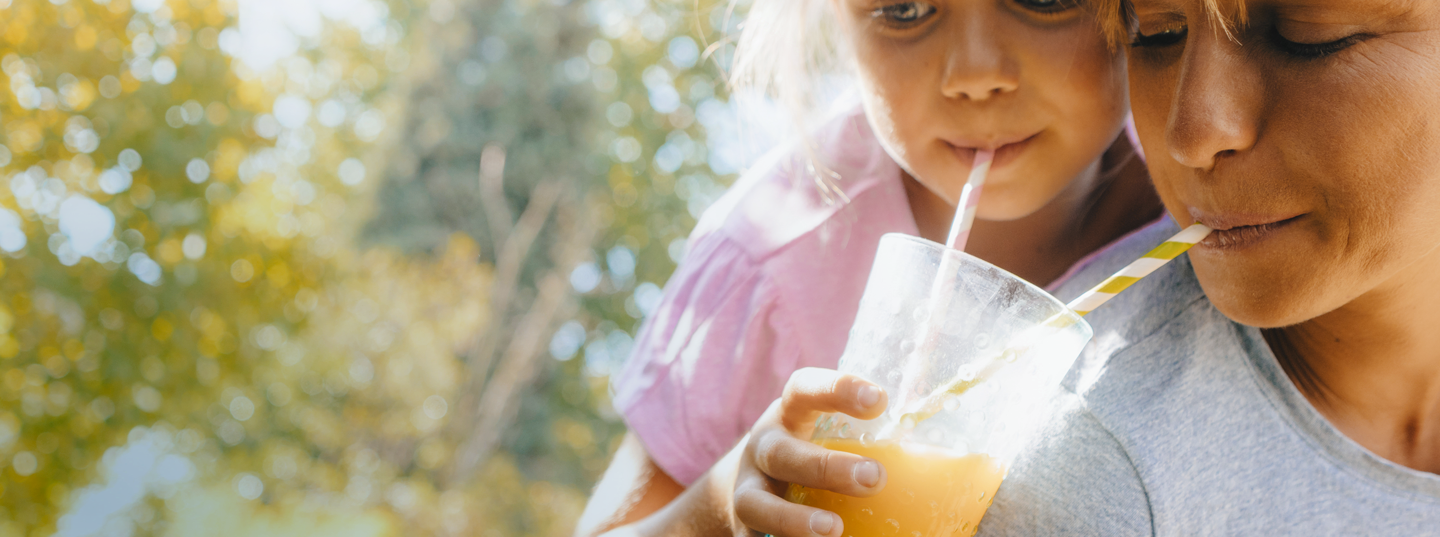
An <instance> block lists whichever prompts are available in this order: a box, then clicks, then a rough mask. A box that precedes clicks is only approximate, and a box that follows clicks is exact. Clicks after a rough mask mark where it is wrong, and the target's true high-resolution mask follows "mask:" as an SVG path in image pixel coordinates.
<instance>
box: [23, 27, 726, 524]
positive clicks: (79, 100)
mask: <svg viewBox="0 0 1440 537" xmlns="http://www.w3.org/2000/svg"><path fill="white" fill-rule="evenodd" d="M132 1H134V4H135V5H133V6H132V5H131V3H130V2H127V0H109V1H108V2H101V1H98V0H61V1H58V2H54V1H49V0H13V2H14V3H13V4H10V5H9V6H8V7H3V8H0V13H3V14H4V17H3V19H0V68H3V72H4V75H5V80H6V82H8V85H9V88H10V94H9V95H8V96H7V97H9V98H7V99H4V100H3V101H0V124H3V141H4V149H3V150H0V185H5V186H7V188H0V475H3V476H4V478H3V479H0V536H9V535H42V534H43V535H49V534H52V533H55V532H57V531H58V532H61V533H66V534H75V535H88V534H95V533H99V532H100V530H101V529H103V528H111V529H115V530H116V531H122V532H123V531H128V530H133V531H134V532H137V533H139V534H157V535H158V534H177V535H193V534H196V533H199V532H207V533H215V534H226V535H245V534H260V533H265V534H270V533H281V534H283V533H294V534H304V535H316V534H342V533H343V534H356V533H359V534H385V535H389V534H445V535H452V534H453V535H462V534H463V535H470V534H474V535H487V536H489V535H566V534H568V533H569V531H570V527H571V525H572V524H573V522H574V519H575V518H576V517H577V516H578V514H579V511H580V508H581V507H582V506H583V503H584V500H585V496H586V495H587V494H588V489H589V486H590V484H591V483H593V482H594V480H595V479H597V478H598V477H599V475H600V473H601V472H602V471H603V469H604V466H605V464H606V463H607V462H608V456H609V454H610V452H611V451H612V450H613V447H614V445H615V443H616V440H617V439H618V435H619V434H620V433H621V432H623V424H621V423H620V422H619V419H618V417H617V416H616V415H615V414H614V412H613V410H610V409H609V407H608V404H609V403H608V395H607V382H606V377H607V375H608V374H609V373H610V372H611V371H612V370H613V369H614V368H615V367H617V366H618V363H619V361H620V360H622V359H623V358H624V356H625V354H626V353H628V350H629V345H630V343H629V342H630V341H631V338H632V337H633V334H634V331H635V329H637V328H638V325H639V322H640V320H641V319H642V318H643V316H644V314H645V311H646V310H647V309H648V308H650V307H652V305H653V301H654V300H655V298H656V295H657V294H658V287H657V286H658V285H660V284H663V282H664V280H665V279H666V277H667V276H668V274H669V272H670V271H671V270H672V269H673V260H674V259H675V258H676V257H677V256H678V255H679V252H681V251H682V249H683V237H684V236H685V234H686V233H687V232H688V230H689V229H690V228H691V227H692V226H693V225H694V217H695V215H698V214H699V211H700V210H701V209H703V207H704V206H705V205H707V204H708V202H709V201H711V200H713V197H714V196H715V195H716V194H717V193H718V192H719V190H720V189H721V187H720V186H719V183H718V182H717V181H718V178H719V177H724V176H725V174H729V173H730V172H731V171H733V170H731V169H730V168H731V166H729V165H727V164H724V163H718V164H717V163H716V162H717V161H716V158H715V155H714V154H713V153H712V148H711V147H710V146H707V144H706V142H705V140H706V138H705V133H706V132H707V125H706V124H705V122H704V121H702V120H704V119H706V118H715V117H720V116H722V115H723V111H724V110H725V105H724V103H723V96H722V97H717V96H716V94H717V93H721V94H723V91H722V90H723V84H722V83H721V82H720V81H719V80H718V75H717V73H718V69H717V68H716V65H715V64H714V63H713V62H712V61H711V60H713V59H714V58H713V57H711V56H707V55H706V54H705V49H706V43H707V42H708V41H710V40H713V39H714V36H715V35H717V34H718V32H719V30H720V29H721V28H720V26H721V25H722V24H724V23H725V18H724V16H723V6H719V5H701V4H683V3H663V2H662V3H654V4H647V3H646V2H644V1H639V0H625V1H620V0H589V1H585V2H581V1H576V2H574V3H565V2H533V1H521V0H467V1H463V2H452V1H449V0H436V1H434V2H431V3H426V4H422V5H411V4H406V3H402V2H398V1H397V2H391V3H389V4H385V3H379V2H372V3H367V2H360V1H358V0H357V2H355V3H351V4H348V5H347V6H346V7H347V8H349V9H351V10H356V9H371V10H372V13H375V14H377V15H376V17H374V18H373V20H370V21H369V22H355V21H356V20H359V19H360V18H354V17H352V18H345V19H344V20H341V19H342V18H343V17H342V18H337V17H336V16H334V14H328V15H326V16H325V17H324V18H322V19H321V20H322V22H323V25H322V28H321V30H320V31H319V32H318V33H316V34H315V35H313V36H308V37H307V36H301V39H300V45H301V46H300V47H299V48H298V49H297V51H296V52H294V53H293V54H289V55H284V56H283V57H282V58H281V59H279V60H278V61H277V62H276V63H274V64H273V65H263V66H256V67H250V66H247V65H245V64H243V63H241V62H240V61H238V60H237V59H235V58H234V57H233V56H234V54H235V53H236V51H237V50H238V47H241V46H242V45H243V43H241V42H240V41H239V39H240V35H241V34H238V33H236V27H237V21H238V19H239V17H241V8H240V7H239V6H237V5H236V4H235V3H232V2H229V1H227V0H221V1H219V2H211V1H209V0H169V1H156V0H132ZM4 4H5V0H0V5H4ZM347 16H348V15H347ZM707 36H708V37H707ZM715 50H716V51H718V52H719V56H723V55H724V53H725V50H726V49H725V47H723V46H719V47H716V49H715ZM227 51H228V52H227ZM715 121H719V120H715ZM712 164H715V165H714V166H712ZM716 168H719V169H716ZM716 172H720V173H716ZM112 218H113V225H109V224H108V222H109V219H112ZM527 218H529V219H528V220H527ZM17 237H23V239H24V241H23V246H21V245H19V242H20V239H18V238H17ZM507 245H508V246H507ZM507 252H508V253H507ZM577 291H578V292H577ZM557 329H558V331H557ZM467 454H468V455H472V456H474V457H476V458H477V460H476V461H474V463H473V464H471V463H467V462H466V456H467ZM107 525H108V526H107ZM107 531H108V530H107Z"/></svg>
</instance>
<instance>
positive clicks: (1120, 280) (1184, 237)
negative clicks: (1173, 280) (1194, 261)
mask: <svg viewBox="0 0 1440 537" xmlns="http://www.w3.org/2000/svg"><path fill="white" fill-rule="evenodd" d="M1209 234H1210V228H1208V227H1205V226H1204V225H1203V224H1194V225H1191V226H1190V227H1187V228H1185V229H1184V230H1183V231H1181V232H1179V233H1176V234H1175V236H1174V237H1170V240H1168V241H1165V242H1163V243H1161V244H1160V246H1156V247H1155V249H1154V250H1150V252H1149V253H1147V254H1145V255H1143V256H1141V257H1140V259H1136V260H1135V262H1134V263H1130V264H1129V265H1127V266H1126V267H1125V268H1123V269H1120V272H1116V273H1115V275H1114V276H1111V277H1109V278H1107V279H1106V280H1105V281H1103V282H1100V285H1097V286H1095V288H1094V289H1091V290H1089V291H1086V292H1085V294H1083V295H1080V298H1077V299H1075V300H1072V301H1071V302H1070V303H1069V304H1067V305H1066V306H1067V307H1069V308H1070V309H1071V310H1074V311H1075V313H1077V314H1080V315H1081V316H1082V317H1083V316H1084V315H1085V314H1087V313H1090V312H1092V311H1095V308H1098V307H1100V305H1101V304H1104V303H1105V301H1107V300H1110V299H1111V298H1113V297H1114V296H1115V295H1117V294H1119V293H1120V291H1124V290H1125V288H1127V287H1130V286H1131V285H1134V284H1135V282H1138V281H1140V278H1144V277H1146V276H1149V275H1150V273H1151V272H1155V270H1156V269H1159V268H1160V267H1163V266H1165V263H1168V262H1170V260H1171V259H1175V258H1176V257H1179V256H1180V254H1183V253H1185V252H1186V251H1188V250H1189V249H1190V247H1191V246H1195V243H1197V242H1200V241H1202V240H1205V237H1206V236H1207V235H1209Z"/></svg>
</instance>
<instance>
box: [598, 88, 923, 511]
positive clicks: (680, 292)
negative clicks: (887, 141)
mask: <svg viewBox="0 0 1440 537" xmlns="http://www.w3.org/2000/svg"><path fill="white" fill-rule="evenodd" d="M816 141H817V147H818V152H819V153H820V155H821V157H822V158H823V159H824V160H825V161H826V162H828V165H829V166H830V167H831V168H832V170H833V171H835V172H836V173H838V174H839V175H840V179H839V180H838V181H837V183H838V184H839V185H840V187H841V190H842V191H843V192H845V194H846V196H848V197H849V199H850V201H849V202H848V203H839V202H837V203H827V202H826V200H825V199H824V198H823V197H822V196H821V193H820V191H819V189H818V188H817V187H816V184H815V181H814V179H813V176H812V175H810V174H808V173H805V170H806V169H807V167H806V162H807V159H806V158H805V157H804V152H802V151H790V152H788V153H781V152H777V153H776V154H772V156H771V157H769V158H767V159H765V160H764V161H762V162H760V163H758V164H757V165H756V166H755V167H754V168H753V169H751V170H750V171H749V172H748V173H746V174H745V175H744V176H743V177H741V178H740V179H739V181H737V182H736V184H735V185H734V186H733V187H731V188H730V190H729V191H728V192H727V193H726V194H725V195H724V196H722V197H721V199H720V200H719V201H718V202H716V204H715V205H714V206H712V207H711V208H710V209H709V210H707V211H706V212H705V214H704V216H702V217H701V219H700V221H699V222H698V223H697V224H696V227H695V230H694V231H693V232H692V233H691V235H690V241H689V246H688V249H687V250H688V251H687V252H686V254H685V258H684V259H683V260H682V261H681V262H680V266H679V267H678V268H677V269H676V271H675V273H674V275H672V276H671V278H670V281H669V282H668V283H666V285H665V295H664V298H663V299H662V301H661V304H660V306H659V307H658V308H657V309H656V311H655V313H654V314H653V315H652V316H651V317H650V318H649V319H647V320H646V321H645V324H644V326H643V327H642V328H641V330H640V333H639V335H638V336H637V338H636V343H635V350H634V354H632V355H631V357H630V359H629V360H628V361H627V362H626V365H625V367H624V368H623V369H622V370H621V372H620V374H619V375H617V376H616V377H615V378H614V379H613V380H612V384H611V385H612V388H613V390H614V399H613V401H614V404H615V407H616V409H617V410H619V411H620V413H621V414H622V415H624V417H625V421H626V423H627V424H628V425H629V426H630V429H631V431H633V432H634V433H635V434H636V435H638V436H639V437H640V439H641V441H642V442H643V443H644V445H645V448H646V450H647V451H648V452H649V453H650V455H651V457H653V458H654V460H655V461H656V462H657V463H658V464H659V465H660V467H661V468H663V469H664V470H665V472H666V473H668V474H670V476H671V477H673V478H675V479H676V480H677V481H679V482H681V483H685V484H689V483H690V482H692V481H694V480H695V479H696V478H697V477H699V475H700V474H701V473H702V472H704V471H705V470H706V469H708V468H709V467H710V465H711V464H713V463H714V462H715V461H716V460H719V458H720V457H722V456H723V455H724V454H725V453H726V452H727V451H729V450H730V448H731V447H733V446H734V444H735V442H736V441H737V440H738V439H739V438H740V437H742V436H744V434H745V433H746V431H748V430H749V429H750V426H751V425H752V424H753V423H754V421H755V419H756V418H758V417H759V416H760V414H761V413H762V412H764V410H765V408H766V407H767V406H768V405H769V404H770V402H771V401H773V400H774V399H775V398H776V397H778V396H779V395H780V390H781V389H782V388H783V387H784V385H785V381H786V380H788V379H789V378H790V373H791V372H793V371H795V370H797V369H800V368H803V367H810V366H820V367H831V368H833V367H835V365H836V364H837V362H838V361H839V358H840V352H841V351H842V350H844V347H845V341H846V339H847V337H848V332H849V330H850V324H851V323H852V322H853V321H854V320H855V310H856V308H857V306H858V304H859V303H860V294H861V292H863V291H864V288H865V279H866V277H867V276H868V275H869V271H870V265H871V264H872V262H873V261H874V258H875V249H876V247H877V246H878V245H879V241H880V236H881V235H884V234H886V233H891V232H900V233H909V234H916V233H917V230H916V228H915V220H914V218H913V217H912V216H911V214H910V205H909V202H908V201H907V200H906V197H905V190H904V185H903V184H902V183H901V179H900V169H899V167H898V166H897V165H896V164H895V162H894V161H893V160H891V159H890V157H889V155H887V154H886V153H885V151H884V150H883V149H882V148H881V147H880V144H879V142H878V141H877V140H876V139H875V137H874V135H873V133H872V132H871V130H870V126H869V124H868V122H867V121H866V120H865V116H864V114H863V113H861V112H859V111H856V113H854V114H849V115H847V116H844V117H841V118H840V119H838V120H836V121H833V122H831V123H830V124H828V125H827V126H826V127H825V128H824V129H823V130H822V131H821V133H820V135H819V136H818V137H817V138H816Z"/></svg>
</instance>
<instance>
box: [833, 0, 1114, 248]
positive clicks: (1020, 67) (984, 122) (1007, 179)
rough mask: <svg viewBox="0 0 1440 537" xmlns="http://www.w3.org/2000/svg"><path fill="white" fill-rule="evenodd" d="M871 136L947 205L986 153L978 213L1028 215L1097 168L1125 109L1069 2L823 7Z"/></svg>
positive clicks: (1106, 62)
mask: <svg viewBox="0 0 1440 537" xmlns="http://www.w3.org/2000/svg"><path fill="white" fill-rule="evenodd" d="M833 2H834V5H835V7H836V8H837V10H838V11H839V20H840V23H841V26H842V28H843V30H844V31H845V35H846V36H847V38H848V39H849V40H850V43H851V45H852V49H853V50H854V52H855V57H856V61H857V64H858V68H859V75H860V76H859V78H860V80H861V87H862V90H863V99H864V103H865V110H866V113H867V114H868V116H869V118H870V122H871V124H872V125H874V126H875V130H876V134H877V135H878V136H879V137H880V140H881V142H882V143H883V144H884V145H885V147H886V150H887V151H889V153H890V155H892V156H893V157H894V158H895V159H896V160H897V161H898V162H899V163H900V165H901V166H902V167H903V168H905V170H906V171H908V172H910V174H911V175H912V176H914V177H915V178H916V179H917V180H918V181H920V183H921V184H924V185H925V186H926V187H927V188H928V189H930V190H931V191H933V192H935V193H936V194H938V195H939V196H940V197H942V198H944V199H946V200H947V201H949V202H950V203H951V204H954V203H955V202H956V201H957V200H958V199H959V197H960V191H961V189H962V188H963V186H964V184H965V179H966V177H967V176H968V175H969V172H970V167H971V164H972V162H973V161H974V157H975V151H976V149H977V148H984V149H995V150H997V151H996V156H995V163H994V165H993V167H992V168H991V172H990V175H989V177H988V179H987V182H986V185H985V195H984V198H983V200H982V203H981V205H980V207H979V211H978V215H979V216H980V217H981V218H985V219H989V220H1011V219H1016V218H1020V217H1023V216H1026V215H1028V214H1030V213H1032V212H1034V211H1036V210H1038V209H1039V208H1040V207H1042V206H1044V205H1045V204H1046V203H1048V202H1049V201H1050V200H1052V199H1054V198H1055V196H1056V195H1057V194H1059V193H1060V192H1061V191H1062V190H1063V189H1064V188H1065V187H1066V186H1068V185H1069V184H1070V182H1071V180H1072V179H1074V178H1076V177H1077V176H1080V175H1081V174H1082V173H1084V172H1086V171H1087V170H1088V169H1089V168H1090V167H1091V166H1094V165H1095V163H1096V162H1097V161H1098V160H1099V157H1100V155H1101V154H1102V153H1104V151H1105V149H1106V148H1108V147H1109V146H1110V144H1111V143H1112V142H1114V141H1115V138H1116V137H1117V136H1118V135H1119V133H1120V131H1121V129H1122V128H1123V126H1124V120H1125V115H1126V113H1127V112H1128V107H1127V106H1126V93H1125V67H1124V57H1123V55H1121V54H1120V53H1119V52H1117V51H1111V50H1110V49H1109V47H1107V46H1106V43H1105V39H1104V37H1103V36H1102V35H1101V33H1100V31H1099V29H1098V25H1097V24H1096V21H1095V19H1094V16H1093V13H1092V12H1090V11H1088V10H1084V9H1081V8H1079V7H1076V4H1077V2H1076V1H1075V0H917V1H912V2H905V1H896V0H833Z"/></svg>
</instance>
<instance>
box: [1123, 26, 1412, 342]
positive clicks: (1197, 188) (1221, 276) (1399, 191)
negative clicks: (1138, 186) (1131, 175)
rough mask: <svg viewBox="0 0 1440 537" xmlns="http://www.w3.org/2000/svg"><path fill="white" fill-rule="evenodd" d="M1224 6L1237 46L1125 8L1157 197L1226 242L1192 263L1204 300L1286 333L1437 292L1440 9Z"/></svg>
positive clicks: (1203, 250)
mask: <svg viewBox="0 0 1440 537" xmlns="http://www.w3.org/2000/svg"><path fill="white" fill-rule="evenodd" d="M1227 3H1228V4H1232V5H1231V6H1229V7H1231V8H1234V9H1237V10H1245V14H1246V16H1247V18H1248V21H1247V22H1246V23H1245V24H1243V25H1239V26H1236V27H1233V28H1232V31H1233V38H1232V37H1227V35H1226V33H1225V29H1224V27H1223V26H1222V25H1220V22H1221V20H1223V19H1216V18H1214V17H1212V16H1211V15H1210V14H1209V13H1208V12H1207V11H1206V9H1205V6H1204V4H1205V1H1204V0H1133V7H1134V13H1135V15H1136V19H1137V22H1138V28H1137V31H1138V35H1136V36H1135V40H1134V43H1133V45H1132V47H1131V50H1130V80H1131V87H1130V89H1131V92H1132V94H1133V95H1134V99H1133V101H1132V103H1133V106H1134V110H1135V119H1136V123H1137V126H1138V128H1139V133H1140V138H1141V142H1142V145H1143V146H1144V148H1145V150H1146V155H1147V157H1148V160H1149V166H1150V170H1151V175H1152V177H1153V178H1154V181H1155V186H1156V190H1157V191H1158V192H1159V194H1160V197H1161V199H1162V200H1163V201H1164V202H1165V205H1166V208H1167V209H1168V210H1169V211H1170V213H1171V214H1172V215H1174V216H1175V217H1176V219H1177V220H1178V221H1180V222H1181V223H1185V222H1187V221H1194V220H1198V221H1199V222H1201V223H1204V224H1207V225H1209V226H1211V227H1213V228H1216V229H1217V230H1223V231H1218V232H1216V233H1215V234H1212V235H1211V237H1210V238H1209V239H1207V240H1206V241H1205V242H1203V243H1201V244H1200V245H1199V246H1198V247H1196V248H1195V249H1193V250H1191V253H1190V258H1191V260H1192V262H1193V263H1194V266H1195V273H1196V275H1197V276H1198V277H1199V279H1200V282H1201V284H1202V285H1203V286H1204V287H1205V291H1206V294H1208V295H1209V297H1210V300H1211V301H1212V302H1213V303H1214V304H1215V306H1216V307H1217V308H1219V309H1220V311H1221V312H1223V313H1225V314H1226V315H1227V316H1229V317H1230V318H1232V319H1235V320H1237V321H1240V322H1242V323H1245V324H1250V325H1254V326H1260V327H1278V326H1285V325H1290V324H1295V323H1298V322H1301V321H1305V320H1309V319H1312V318H1315V317H1317V316H1320V315H1322V314H1325V313H1328V312H1330V311H1332V310H1335V309H1336V308H1339V307H1340V306H1343V305H1345V304H1348V303H1351V302H1352V301H1355V300H1357V299H1360V298H1362V297H1365V296H1371V297H1383V296H1386V294H1387V293H1395V292H1405V291H1404V290H1405V289H1413V288H1410V287H1402V286H1401V284H1402V283H1403V282H1404V281H1407V278H1416V277H1421V278H1431V279H1432V280H1433V279H1434V276H1433V273H1434V271H1435V270H1436V269H1435V268H1434V267H1433V266H1430V263H1427V262H1424V260H1425V259H1426V258H1427V257H1428V258H1430V259H1434V258H1436V257H1440V254H1436V251H1437V246H1440V2H1436V1H1434V0H1248V1H1247V2H1245V4H1244V5H1243V6H1236V5H1234V4H1235V2H1234V1H1233V0H1232V1H1231V2H1220V4H1222V5H1224V4H1227ZM1227 17H1232V18H1233V14H1231V15H1227ZM1426 271H1428V272H1429V273H1430V274H1432V275H1423V274H1422V272H1426Z"/></svg>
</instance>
